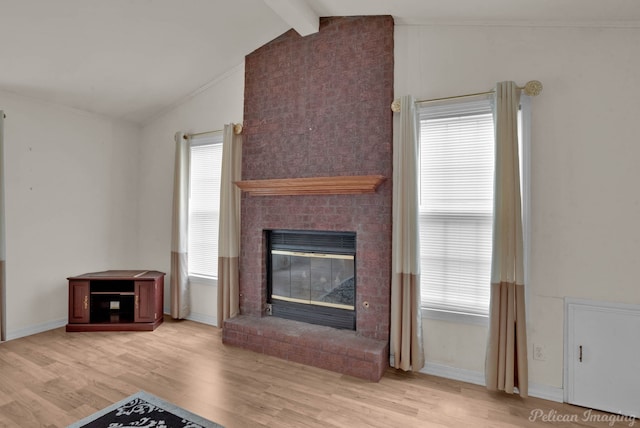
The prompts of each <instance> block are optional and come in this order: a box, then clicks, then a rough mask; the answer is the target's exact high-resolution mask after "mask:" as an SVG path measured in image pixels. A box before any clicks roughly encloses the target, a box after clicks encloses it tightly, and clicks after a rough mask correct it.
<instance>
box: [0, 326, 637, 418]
mask: <svg viewBox="0 0 640 428" xmlns="http://www.w3.org/2000/svg"><path fill="white" fill-rule="evenodd" d="M220 336H221V331H220V330H219V329H217V328H215V327H211V326H207V325H203V324H198V323H195V322H191V321H181V322H176V321H171V320H167V321H166V322H165V323H164V324H162V325H161V326H160V327H159V328H158V329H157V330H156V331H154V332H140V333H133V332H127V333H125V332H114V333H65V331H64V328H60V329H56V330H52V331H49V332H45V333H41V334H37V335H33V336H30V337H25V338H21V339H17V340H12V341H9V342H6V343H3V344H0V426H8V427H21V428H25V427H64V426H66V425H68V424H70V423H72V422H74V421H76V420H78V419H81V418H83V417H85V416H88V415H90V414H92V413H94V412H96V411H97V410H100V409H102V408H104V407H106V406H108V405H110V404H112V403H114V402H116V401H119V400H121V399H123V398H125V397H126V396H128V395H131V394H133V393H135V392H137V391H139V390H145V391H147V392H150V393H152V394H155V395H157V396H159V397H161V398H164V399H165V400H168V401H171V402H173V403H175V404H177V405H179V406H182V407H184V408H186V409H188V410H190V411H192V412H194V413H197V414H200V415H201V416H203V417H205V418H208V419H211V420H213V421H215V422H218V423H219V424H222V425H224V426H225V427H227V428H233V427H263V426H270V427H384V428H387V427H403V428H404V427H431V426H434V427H522V426H535V425H543V426H554V427H569V426H590V427H605V426H609V425H608V423H606V422H599V423H596V422H586V421H584V420H583V412H584V411H585V409H582V408H578V407H573V406H569V405H564V404H558V403H553V402H548V401H544V400H540V399H535V398H528V399H526V400H522V399H520V398H519V397H511V396H505V395H501V394H492V393H489V392H487V391H486V390H485V389H484V388H482V387H479V386H475V385H470V384H466V383H461V382H455V381H450V380H445V379H441V378H437V377H432V376H427V375H422V374H406V373H403V372H396V371H395V370H389V371H388V372H387V373H386V374H385V376H384V377H383V379H382V380H381V381H380V382H379V383H371V382H367V381H363V380H359V379H355V378H352V377H348V376H343V375H340V374H337V373H333V372H328V371H325V370H321V369H316V368H313V367H307V366H303V365H300V364H296V363H290V362H287V361H284V360H280V359H277V358H272V357H268V356H264V355H260V354H256V353H252V352H249V351H245V350H241V349H237V348H232V347H228V346H225V345H223V344H222V342H221V338H220ZM536 409H540V410H541V411H542V412H544V414H545V415H549V414H555V415H556V416H557V417H562V418H567V417H569V418H570V415H576V418H575V419H576V420H577V422H576V423H573V424H571V423H566V422H554V423H543V422H541V421H540V420H538V421H537V422H536V423H535V424H534V423H532V422H530V421H529V416H530V414H531V411H534V410H536ZM556 419H557V418H556ZM614 426H629V422H628V421H627V422H626V423H625V422H616V424H615V425H614Z"/></svg>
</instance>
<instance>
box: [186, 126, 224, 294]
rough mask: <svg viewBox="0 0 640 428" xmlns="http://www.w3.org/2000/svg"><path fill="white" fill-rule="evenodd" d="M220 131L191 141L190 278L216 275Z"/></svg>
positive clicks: (214, 277)
mask: <svg viewBox="0 0 640 428" xmlns="http://www.w3.org/2000/svg"><path fill="white" fill-rule="evenodd" d="M221 170H222V134H219V135H218V134H216V135H214V136H207V137H201V138H194V139H193V140H192V141H191V153H190V176H189V238H188V239H189V257H188V260H189V266H188V271H189V278H190V279H192V280H193V279H195V280H200V281H201V282H205V283H207V282H208V283H211V282H212V281H215V280H217V277H218V221H219V210H220V175H221Z"/></svg>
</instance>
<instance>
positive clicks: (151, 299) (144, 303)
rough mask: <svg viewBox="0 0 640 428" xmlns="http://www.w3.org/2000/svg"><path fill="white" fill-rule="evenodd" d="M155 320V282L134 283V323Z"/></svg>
mask: <svg viewBox="0 0 640 428" xmlns="http://www.w3.org/2000/svg"><path fill="white" fill-rule="evenodd" d="M155 319H156V314H155V282H153V281H136V283H135V311H134V321H135V322H153V321H155Z"/></svg>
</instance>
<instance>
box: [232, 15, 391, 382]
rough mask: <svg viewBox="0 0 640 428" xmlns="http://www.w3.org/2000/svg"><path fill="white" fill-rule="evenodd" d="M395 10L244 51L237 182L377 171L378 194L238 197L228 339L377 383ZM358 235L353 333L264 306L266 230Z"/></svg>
mask: <svg viewBox="0 0 640 428" xmlns="http://www.w3.org/2000/svg"><path fill="white" fill-rule="evenodd" d="M392 100H393V19H392V18H391V17H389V16H376V17H343V18H322V19H321V21H320V32H319V33H316V34H313V35H310V36H307V37H300V36H299V35H298V34H297V33H296V32H295V31H293V30H291V31H289V32H287V33H285V34H283V35H282V36H280V37H278V38H276V39H275V40H273V41H271V42H270V43H268V44H266V45H265V46H263V47H261V48H260V49H258V50H256V51H254V52H253V53H251V54H249V55H248V56H247V57H246V61H245V112H244V131H243V135H244V144H243V153H242V156H243V159H242V178H243V180H265V179H277V178H303V177H323V176H355V175H381V176H384V177H386V178H387V179H386V180H385V181H384V182H383V183H382V184H381V185H380V186H379V187H378V189H377V191H376V192H375V193H369V194H361V195H307V196H249V195H247V194H243V196H242V225H241V230H242V232H241V233H242V236H241V246H242V247H241V248H242V250H241V255H240V312H241V314H242V316H240V317H237V318H234V319H231V320H227V321H225V323H224V326H223V341H224V343H228V344H233V345H237V346H242V347H245V348H248V349H252V350H254V351H256V352H263V353H266V354H270V355H276V356H279V357H282V358H286V359H289V360H292V361H296V362H301V363H304V364H310V365H314V366H319V367H324V368H327V369H330V370H335V371H338V372H341V373H346V374H350V375H354V376H358V377H361V378H365V379H371V380H378V379H379V378H380V376H381V375H382V373H383V371H384V370H385V369H386V367H387V366H388V341H389V318H390V314H389V305H390V268H391V266H390V265H391V191H392V183H391V172H392V113H391V110H390V108H389V106H390V104H391V101H392ZM273 229H298V230H329V231H331V230H333V231H351V232H355V233H356V242H357V247H356V282H357V286H356V291H357V293H356V332H353V331H342V330H334V329H330V328H327V327H318V326H312V325H306V324H302V325H301V323H298V322H294V321H288V320H282V319H274V318H273V317H268V316H266V315H265V310H266V302H267V296H266V266H265V251H266V242H265V230H273Z"/></svg>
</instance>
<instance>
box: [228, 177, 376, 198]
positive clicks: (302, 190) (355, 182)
mask: <svg viewBox="0 0 640 428" xmlns="http://www.w3.org/2000/svg"><path fill="white" fill-rule="evenodd" d="M385 178H386V177H384V176H383V175H349V176H336V177H304V178H276V179H270V180H244V181H236V182H235V184H236V186H238V187H239V188H240V189H241V190H242V191H243V192H247V193H249V195H251V196H284V195H353V194H359V193H375V191H376V189H377V188H378V186H379V185H380V184H381V183H382V182H383V181H384V180H385Z"/></svg>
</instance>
